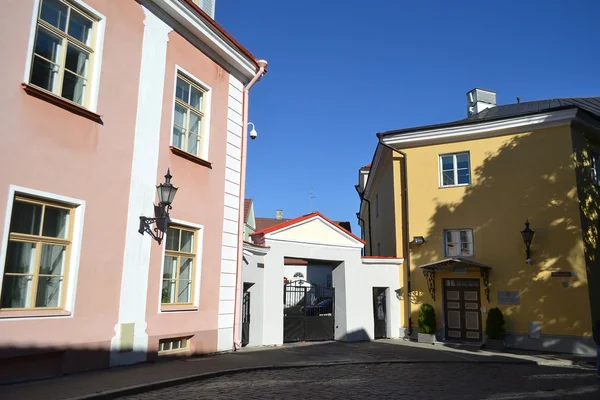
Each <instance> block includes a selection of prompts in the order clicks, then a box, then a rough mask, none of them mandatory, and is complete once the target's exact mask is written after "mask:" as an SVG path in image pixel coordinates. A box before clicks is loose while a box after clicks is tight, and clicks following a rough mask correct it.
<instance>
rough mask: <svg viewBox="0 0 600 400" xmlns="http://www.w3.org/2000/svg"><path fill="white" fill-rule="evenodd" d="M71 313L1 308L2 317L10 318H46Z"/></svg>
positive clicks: (0, 314) (69, 314)
mask: <svg viewBox="0 0 600 400" xmlns="http://www.w3.org/2000/svg"><path fill="white" fill-rule="evenodd" d="M70 316H71V313H70V312H69V311H65V310H35V309H32V310H15V311H10V310H6V309H5V310H0V319H10V318H45V317H70Z"/></svg>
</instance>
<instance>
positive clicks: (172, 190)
mask: <svg viewBox="0 0 600 400" xmlns="http://www.w3.org/2000/svg"><path fill="white" fill-rule="evenodd" d="M171 178H172V176H171V171H170V169H167V174H166V175H165V183H161V184H160V185H158V186H157V187H156V192H157V194H158V205H154V218H148V217H144V216H141V217H140V229H138V232H139V233H141V234H142V235H143V234H144V232H147V233H148V234H149V235H150V236H152V238H153V239H154V240H156V241H157V242H158V244H160V243H161V242H162V240H163V237H164V236H165V232H166V231H167V226H168V225H169V221H170V220H171V219H170V218H169V210H171V209H172V208H173V207H171V203H172V202H173V199H174V198H175V194H176V193H177V189H178V188H176V187H175V186H173V185H172V184H171ZM153 222H154V223H155V224H156V227H155V228H154V229H152V228H151V227H150V225H152V223H153Z"/></svg>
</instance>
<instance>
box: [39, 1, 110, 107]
mask: <svg viewBox="0 0 600 400" xmlns="http://www.w3.org/2000/svg"><path fill="white" fill-rule="evenodd" d="M37 17H38V18H37V26H36V31H35V41H34V45H33V54H32V59H31V71H30V76H29V83H30V84H31V85H34V86H37V87H39V88H41V89H44V90H46V91H48V92H51V93H53V94H55V95H57V96H60V97H62V98H65V99H67V100H69V101H72V102H74V103H77V104H79V105H81V106H84V107H88V106H89V103H90V86H91V85H90V77H91V76H92V74H91V72H92V71H91V69H92V65H93V62H92V61H93V58H94V46H95V43H94V42H95V37H96V31H97V25H98V21H97V20H96V19H94V18H93V17H92V16H90V15H89V14H87V13H86V12H85V11H84V10H82V9H80V8H79V7H75V6H74V5H73V4H72V3H71V2H70V1H61V0H41V3H40V8H39V14H38V16H37Z"/></svg>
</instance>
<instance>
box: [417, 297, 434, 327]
mask: <svg viewBox="0 0 600 400" xmlns="http://www.w3.org/2000/svg"><path fill="white" fill-rule="evenodd" d="M435 329H436V324H435V310H434V309H433V307H432V306H431V304H423V305H422V306H421V309H420V310H419V331H420V332H421V333H429V334H431V333H435Z"/></svg>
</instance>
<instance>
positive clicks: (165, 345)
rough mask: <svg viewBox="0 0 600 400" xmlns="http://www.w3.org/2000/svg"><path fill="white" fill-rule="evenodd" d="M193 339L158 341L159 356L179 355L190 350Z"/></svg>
mask: <svg viewBox="0 0 600 400" xmlns="http://www.w3.org/2000/svg"><path fill="white" fill-rule="evenodd" d="M190 339H191V337H189V336H188V337H184V338H174V339H160V340H159V341H158V354H159V355H163V354H169V353H179V352H182V351H186V350H189V349H190Z"/></svg>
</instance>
